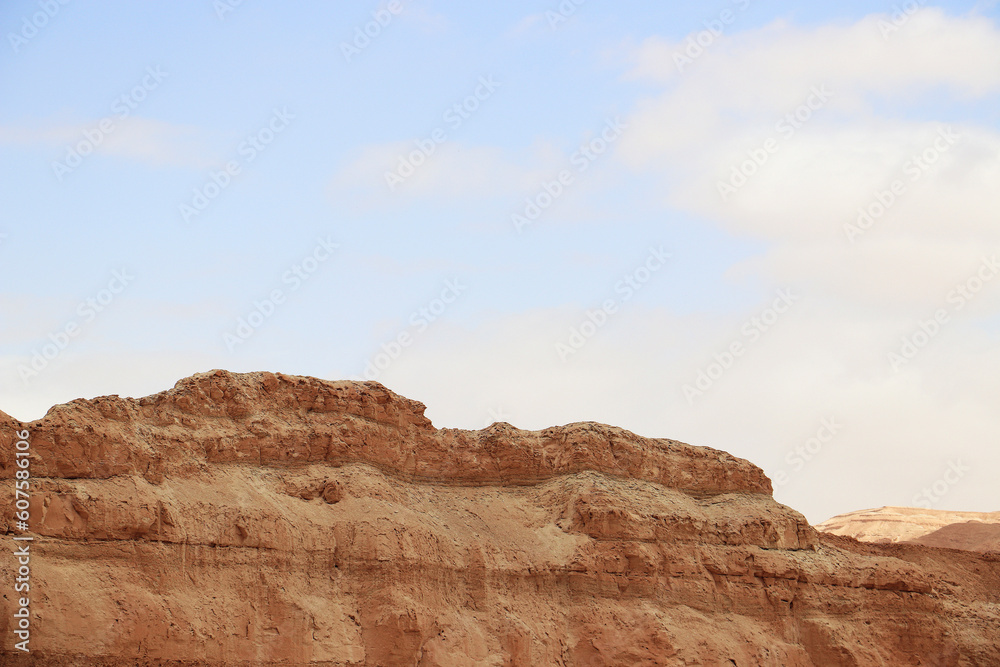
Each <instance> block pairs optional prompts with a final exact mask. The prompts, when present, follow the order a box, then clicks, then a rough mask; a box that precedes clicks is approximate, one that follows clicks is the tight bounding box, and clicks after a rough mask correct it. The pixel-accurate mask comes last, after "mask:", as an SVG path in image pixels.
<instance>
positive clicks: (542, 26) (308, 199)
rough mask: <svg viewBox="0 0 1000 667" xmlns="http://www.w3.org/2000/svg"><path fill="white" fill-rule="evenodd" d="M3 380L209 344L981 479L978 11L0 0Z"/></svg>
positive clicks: (130, 387) (528, 404) (982, 195)
mask: <svg viewBox="0 0 1000 667" xmlns="http://www.w3.org/2000/svg"><path fill="white" fill-rule="evenodd" d="M0 28H2V30H0V33H2V35H3V41H4V44H3V45H0V211H2V212H3V213H2V217H0V277H2V284H3V286H4V289H3V290H2V293H0V299H2V313H3V317H2V318H0V410H3V411H5V412H7V413H9V414H10V415H13V416H14V417H16V418H18V419H21V420H24V421H28V420H34V419H38V418H40V417H41V416H43V415H44V414H45V412H46V411H47V410H48V409H49V408H50V407H51V406H53V405H55V404H59V403H64V402H67V401H70V400H73V399H76V398H93V397H96V396H101V395H110V394H118V395H121V396H133V397H140V396H145V395H149V394H152V393H156V392H159V391H163V390H165V389H168V388H170V387H171V386H173V384H174V383H175V382H176V381H178V380H179V379H181V378H184V377H187V376H189V375H191V374H193V373H197V372H203V371H207V370H210V369H214V368H224V369H228V370H231V371H236V372H243V371H255V370H269V371H275V372H283V373H289V374H298V375H310V376H315V377H319V378H325V379H330V380H340V379H369V380H378V381H379V382H381V383H383V384H385V385H386V386H387V387H389V388H390V389H392V390H393V391H395V392H397V393H399V394H402V395H404V396H407V397H409V398H413V399H416V400H419V401H421V402H423V403H424V404H425V405H426V406H427V416H428V417H429V418H430V419H431V420H432V421H433V423H434V424H435V425H436V426H438V427H457V428H483V427H485V426H487V425H489V424H491V423H493V422H494V421H506V422H509V423H511V424H513V425H515V426H517V427H520V428H525V429H540V428H545V427H547V426H551V425H558V424H566V423H570V422H575V421H598V422H604V423H608V424H613V425H616V426H621V427H624V428H627V429H629V430H631V431H634V432H636V433H638V434H640V435H643V436H649V437H663V438H673V439H677V440H682V441H684V442H688V443H691V444H694V445H703V446H709V447H714V448H717V449H722V450H725V451H728V452H730V453H732V454H734V455H736V456H739V457H742V458H746V459H748V460H750V461H752V462H753V463H755V464H757V465H759V466H761V467H762V468H763V469H764V471H765V472H766V473H767V475H768V476H769V477H770V478H771V479H772V480H773V482H774V488H775V498H776V499H777V500H778V501H780V502H782V503H784V504H787V505H789V506H791V507H793V508H795V509H797V510H799V511H801V512H803V513H804V514H805V515H806V517H807V518H808V519H809V520H810V521H812V522H814V523H816V522H819V521H822V520H824V519H826V518H829V517H830V516H833V515H835V514H839V513H843V512H848V511H854V510H859V509H865V508H872V507H880V506H883V505H901V506H922V507H929V508H934V509H946V510H969V511H996V510H1000V506H998V499H997V494H996V480H997V479H998V478H1000V447H998V446H997V445H998V442H1000V410H998V409H997V406H998V403H1000V402H998V398H1000V374H998V373H997V370H998V368H1000V264H998V256H1000V197H998V192H1000V187H998V185H1000V104H998V102H1000V8H998V7H997V3H996V2H957V1H956V2H946V3H942V4H931V3H929V2H918V1H917V0H910V2H907V3H902V2H898V3H882V2H843V3H836V4H834V3H815V4H813V5H809V6H803V5H802V4H798V3H789V2H765V1H754V0H714V1H712V2H705V3H658V2H656V3H654V2H648V1H647V2H638V1H629V0H625V1H623V2H616V3H604V2H597V1H596V0H562V2H558V1H556V0H532V1H529V0H508V1H506V2H503V3H501V2H495V3H461V2H453V1H435V0H394V1H392V2H382V3H381V4H379V3H377V2H353V3H325V2H300V3H294V4H289V3H279V2H275V1H267V0H242V1H240V0H217V1H214V2H213V1H211V0H198V1H195V0H182V1H179V2H173V3H135V2H121V1H116V0H108V1H107V2H101V3H83V2H74V1H72V0H41V1H39V0H35V1H34V2H31V1H23V2H22V1H20V0H8V1H6V2H4V3H3V4H2V5H0Z"/></svg>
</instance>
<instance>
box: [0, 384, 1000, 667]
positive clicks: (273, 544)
mask: <svg viewBox="0 0 1000 667" xmlns="http://www.w3.org/2000/svg"><path fill="white" fill-rule="evenodd" d="M423 412H424V406H423V405H421V404H420V403H418V402H416V401H412V400H409V399H406V398H403V397H400V396H398V395H396V394H394V393H392V392H391V391H389V390H388V389H386V388H385V387H383V386H382V385H380V384H378V383H374V382H368V383H353V382H325V381H321V380H317V379H313V378H305V377H295V376H288V375H281V374H272V373H250V374H231V373H227V372H224V371H214V372H211V373H206V374H200V375H196V376H194V377H191V378H187V379H185V380H182V381H181V382H179V383H178V384H177V385H176V386H175V387H174V388H173V389H172V390H170V391H166V392H163V393H160V394H157V395H155V396H150V397H147V398H143V399H140V400H134V399H123V398H118V397H115V396H112V397H105V398H98V399H95V400H92V401H84V400H78V401H74V402H72V403H70V404H67V405H62V406H57V407H55V408H53V409H52V410H50V411H49V413H48V414H47V415H46V416H45V417H44V418H43V419H41V420H38V421H36V422H32V423H29V424H22V423H20V422H17V421H16V420H13V419H11V418H9V417H7V416H6V415H2V413H0V417H2V419H0V479H2V480H3V481H2V482H0V488H6V489H7V490H6V491H3V492H2V494H0V506H2V509H3V511H2V512H0V527H2V528H3V530H4V532H5V533H6V536H5V540H6V541H7V544H8V550H10V551H12V550H13V547H12V546H10V545H13V544H14V542H13V540H12V537H13V535H30V536H33V537H34V541H33V542H32V543H31V553H32V556H31V558H32V559H31V618H30V622H31V625H30V627H31V644H30V648H31V653H30V654H29V655H23V654H22V653H21V652H20V651H18V650H17V649H15V648H14V643H15V642H16V641H17V638H16V637H15V636H14V635H13V633H12V630H13V629H14V627H15V619H14V617H13V614H14V611H15V609H16V608H17V607H16V600H17V596H18V594H16V593H14V591H13V583H12V582H13V580H14V577H15V576H16V570H17V567H18V565H17V562H16V560H15V558H14V557H13V556H12V555H11V554H9V553H8V555H6V556H0V571H2V574H3V579H2V580H3V581H4V582H7V583H5V584H4V585H3V589H2V599H3V605H4V609H2V610H0V631H2V632H0V636H2V637H3V642H2V645H0V663H2V664H4V665H20V664H25V665H29V664H30V665H37V666H43V665H44V666H48V665H60V666H75V665H80V666H83V665H87V666H88V667H89V666H92V665H105V666H111V665H114V666H123V667H124V666H126V665H128V666H130V667H131V666H132V665H218V666H222V665H227V666H228V665H329V666H332V665H425V666H429V665H484V666H485V665H498V666H499V665H704V666H714V665H725V666H727V667H728V666H733V665H735V666H737V667H751V666H755V665H785V666H789V667H795V666H806V665H810V666H811V665H820V666H823V667H828V666H837V665H852V666H860V665H942V666H947V665H993V666H996V665H1000V648H998V641H997V638H998V637H1000V558H998V557H996V556H992V555H990V554H974V553H967V552H959V551H949V550H944V549H936V548H931V547H925V546H918V545H901V544H895V545H886V546H878V545H871V544H863V543H860V542H857V541H855V540H853V539H850V538H846V537H838V536H834V535H825V534H819V533H817V532H816V531H815V530H814V529H813V528H812V527H810V526H809V525H808V524H807V522H806V521H805V520H804V518H803V517H802V516H801V515H800V514H798V513H797V512H795V511H793V510H791V509H789V508H787V507H785V506H783V505H780V504H778V503H776V502H775V501H774V500H773V499H772V497H771V485H770V482H769V480H768V479H767V478H766V477H765V476H764V474H763V473H762V472H761V470H760V469H758V468H757V467H755V466H753V465H751V464H750V463H748V462H746V461H742V460H740V459H736V458H734V457H732V456H730V455H728V454H726V453H724V452H720V451H717V450H713V449H708V448H703V447H692V446H690V445H686V444H683V443H680V442H676V441H673V440H665V439H649V438H642V437H639V436H637V435H634V434H632V433H629V432H628V431H625V430H622V429H619V428H614V427H610V426H603V425H600V424H595V423H579V424H570V425H567V426H561V427H553V428H548V429H545V430H543V431H523V430H519V429H516V428H514V427H512V426H510V425H508V424H494V425H493V426H491V427H490V428H487V429H484V430H481V431H463V430H455V429H435V428H434V427H433V426H432V425H431V423H430V422H429V421H428V420H427V419H426V418H425V417H424V415H423ZM21 429H26V430H28V431H29V433H30V444H31V456H30V462H31V468H30V470H31V474H32V475H33V480H32V484H33V486H32V489H31V501H30V506H31V510H30V513H31V518H30V530H29V531H28V532H27V533H23V532H22V531H20V530H19V529H18V528H17V526H16V525H15V519H14V512H15V508H14V490H13V486H14V482H13V479H12V478H13V476H14V472H15V469H16V468H15V464H14V461H15V449H14V448H15V441H16V439H17V435H16V432H17V431H19V430H21Z"/></svg>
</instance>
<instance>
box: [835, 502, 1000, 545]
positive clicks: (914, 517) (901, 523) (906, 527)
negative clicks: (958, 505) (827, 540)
mask: <svg viewBox="0 0 1000 667" xmlns="http://www.w3.org/2000/svg"><path fill="white" fill-rule="evenodd" d="M816 528H817V529H818V530H821V531H823V532H827V533H833V534H835V535H846V536H848V537H853V538H854V539H857V540H861V541H863V542H875V543H881V544H886V543H891V542H912V543H915V544H926V545H929V546H936V547H945V548H952V549H966V550H970V551H1000V512H952V511H948V510H934V509H923V508H919V507H880V508H878V509H871V510H860V511H857V512H848V513H847V514H838V515H837V516H835V517H833V518H831V519H827V520H826V521H824V522H823V523H821V524H819V525H817V526H816Z"/></svg>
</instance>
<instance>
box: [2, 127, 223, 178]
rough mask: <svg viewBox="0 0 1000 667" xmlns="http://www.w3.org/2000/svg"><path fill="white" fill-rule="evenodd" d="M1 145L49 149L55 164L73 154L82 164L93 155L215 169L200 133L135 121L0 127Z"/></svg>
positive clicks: (195, 129)
mask: <svg viewBox="0 0 1000 667" xmlns="http://www.w3.org/2000/svg"><path fill="white" fill-rule="evenodd" d="M0 144H12V145H22V146H37V147H41V148H44V149H46V150H53V151H55V152H54V156H55V159H57V160H59V161H65V160H66V156H67V155H68V154H69V153H70V152H71V151H75V152H77V153H79V154H81V155H83V156H84V158H85V159H86V157H87V156H88V155H90V154H91V152H93V153H94V154H103V155H109V156H114V157H120V158H125V159H127V160H134V161H137V162H142V163H146V164H152V165H154V166H163V165H176V166H186V167H192V168H196V169H204V168H207V167H209V166H212V165H214V164H216V161H214V160H212V159H211V157H210V155H209V151H208V150H207V148H206V136H205V133H204V132H203V131H202V130H200V129H199V128H197V127H193V126H188V125H176V124H173V123H168V122H165V121H161V120H156V119H152V118H141V117H138V116H129V117H127V118H124V119H119V118H116V117H114V116H109V117H108V118H105V119H97V120H94V121H92V122H86V123H76V124H66V123H49V124H42V125H36V126H33V127H15V126H0Z"/></svg>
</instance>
